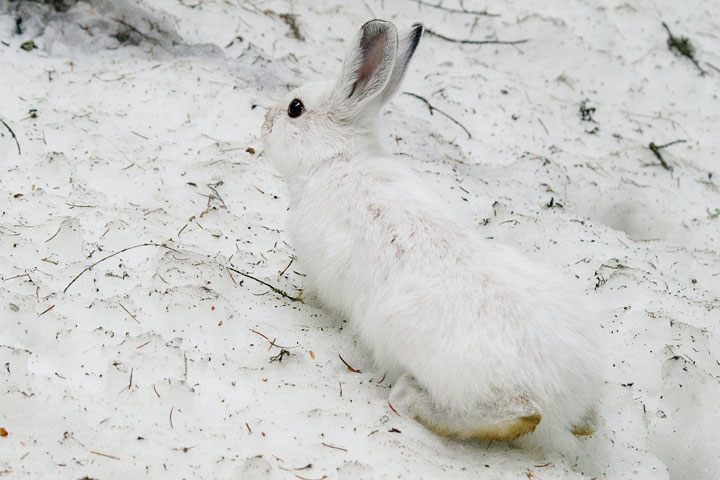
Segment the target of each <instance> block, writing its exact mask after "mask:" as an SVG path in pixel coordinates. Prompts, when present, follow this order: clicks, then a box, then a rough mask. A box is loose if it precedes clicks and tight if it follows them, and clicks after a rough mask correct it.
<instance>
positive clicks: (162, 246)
mask: <svg viewBox="0 0 720 480" xmlns="http://www.w3.org/2000/svg"><path fill="white" fill-rule="evenodd" d="M140 247H160V248H166V249H168V250H172V251H173V252H178V250H175V249H174V248H172V247H168V246H167V245H165V244H164V243H163V244H160V243H152V242H149V243H141V244H139V245H133V246H132V247H127V248H123V249H122V250H119V251H117V252H115V253H113V254H111V255H108V256H107V257H104V258H101V259H100V260H98V261H97V262H95V263H93V264H92V265H90V266H88V267H85V268H84V269H83V270H82V271H81V272H80V273H78V274H77V276H76V277H75V278H73V279H72V281H71V282H70V283H68V285H67V287H65V289H64V290H63V293H65V292H67V290H68V288H70V286H71V285H72V284H73V283H75V281H76V280H77V279H78V278H80V277H81V276H82V275H83V274H84V273H85V272H87V271H88V270H91V269H92V268H93V267H94V266H95V265H97V264H99V263H102V262H104V261H105V260H107V259H109V258H112V257H114V256H117V255H120V254H121V253H123V252H127V251H128V250H132V249H134V248H140ZM178 253H179V252H178Z"/></svg>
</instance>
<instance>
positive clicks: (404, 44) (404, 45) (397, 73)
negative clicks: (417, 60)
mask: <svg viewBox="0 0 720 480" xmlns="http://www.w3.org/2000/svg"><path fill="white" fill-rule="evenodd" d="M424 30H425V29H424V27H423V26H422V25H421V24H419V23H416V24H415V25H413V26H412V28H411V29H410V30H408V31H406V32H403V33H402V35H400V41H399V43H398V53H397V58H396V59H395V66H394V67H393V72H392V75H391V76H390V80H389V81H388V83H387V85H385V88H384V89H383V91H382V94H381V96H382V103H385V102H387V101H388V100H390V99H391V98H392V96H393V95H395V94H396V93H397V91H398V89H399V88H400V84H402V81H403V78H404V77H405V72H406V71H407V67H408V64H409V63H410V59H411V58H412V56H413V53H415V49H416V48H417V46H418V43H420V38H421V37H422V34H423V31H424Z"/></svg>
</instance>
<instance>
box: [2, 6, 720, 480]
mask: <svg viewBox="0 0 720 480" xmlns="http://www.w3.org/2000/svg"><path fill="white" fill-rule="evenodd" d="M65 3H66V4H72V5H71V8H70V9H69V10H68V11H67V12H56V11H55V10H54V9H53V8H52V7H50V6H46V5H42V4H40V3H37V2H27V1H26V2H9V1H7V0H0V40H2V43H0V55H1V56H0V71H1V72H2V86H3V90H2V95H0V117H1V118H2V119H3V120H4V121H5V122H6V123H7V124H8V126H9V127H10V128H11V129H12V130H13V131H14V132H15V134H16V135H17V141H18V143H19V146H20V148H21V153H20V154H19V153H18V146H17V145H16V142H15V140H14V139H13V138H12V136H11V135H10V132H9V130H8V129H7V128H5V126H3V125H0V134H1V135H2V136H0V167H1V168H0V199H1V200H0V202H2V204H1V205H0V276H2V282H0V369H1V372H2V373H1V374H0V427H2V428H5V429H6V430H7V432H8V435H7V436H5V437H0V477H3V478H4V477H7V478H33V479H35V478H81V477H86V476H87V477H89V478H97V479H113V478H141V477H143V478H242V479H254V478H277V479H285V478H313V479H317V478H325V476H327V477H328V478H344V479H356V478H411V479H414V478H484V479H495V478H497V479H506V478H523V479H524V478H538V479H553V478H588V479H589V478H593V477H595V478H598V479H600V478H608V479H621V478H628V479H630V478H632V479H638V478H643V479H645V478H648V479H650V478H652V479H663V478H673V479H711V478H712V479H714V478H717V477H718V473H719V472H720V434H719V433H718V428H719V427H718V426H719V425H720V405H719V403H720V402H719V401H718V399H720V381H719V378H720V361H719V359H720V309H719V307H720V258H719V257H718V253H717V251H716V249H717V245H718V240H719V239H720V216H718V215H717V213H720V211H718V210H717V209H720V189H719V188H718V179H719V178H720V167H718V158H719V155H720V141H719V138H720V135H718V125H720V100H719V99H718V94H719V93H720V72H719V71H717V70H716V68H713V65H714V66H715V67H717V66H718V65H720V53H719V52H720V37H719V36H718V32H719V31H720V28H719V24H718V23H717V22H718V19H719V18H720V4H719V3H717V2H704V1H700V0H689V1H684V2H673V1H671V0H648V1H646V2H632V3H624V2H621V1H611V0H600V1H581V0H578V1H575V2H567V1H558V0H549V1H546V2H532V1H529V0H522V1H516V2H507V3H505V2H499V1H496V2H491V3H475V2H469V1H468V2H464V6H465V8H467V9H469V10H482V9H484V8H485V7H487V9H488V10H489V11H490V12H493V13H498V14H499V16H497V17H489V16H481V15H474V14H465V13H457V12H449V11H445V10H440V9H433V8H429V7H427V6H422V5H420V4H418V2H416V1H414V0H408V1H403V0H397V1H390V0H365V1H362V2H348V3H347V4H341V3H339V2H337V1H335V0H320V1H313V2H310V1H307V2H297V1H291V0H286V1H271V2H263V3H262V6H260V2H258V3H257V4H253V3H251V2H249V1H243V0H238V1H220V0H217V1H211V0H183V1H175V0H156V1H152V2H149V1H148V2H142V1H139V0H116V1H110V0H92V1H79V2H65ZM443 5H444V6H446V7H448V8H456V9H459V8H460V4H458V3H453V2H451V1H450V0H447V1H446V2H445V3H444V4H443ZM286 13H290V14H293V15H295V17H292V16H281V14H286ZM18 15H21V16H22V18H23V23H22V24H21V28H22V30H23V33H22V34H17V32H16V23H15V19H16V17H17V16H18ZM373 17H380V18H385V19H389V20H392V21H394V22H395V23H396V24H397V25H398V26H399V27H400V28H403V27H408V26H409V25H411V24H412V23H414V22H417V21H421V22H423V23H424V24H425V25H426V26H427V27H429V28H430V29H432V30H434V31H436V32H438V33H441V34H445V35H447V36H449V37H454V38H473V39H502V40H517V39H524V38H527V39H529V40H530V41H529V42H527V43H525V44H521V45H517V46H509V45H480V46H478V45H460V44H457V43H450V42H447V41H444V40H441V39H439V38H435V37H432V36H430V35H427V36H426V37H425V38H424V39H423V40H422V42H421V44H420V47H419V50H418V54H417V56H416V59H415V60H414V61H413V63H412V64H411V67H410V72H409V76H408V78H407V81H406V84H405V86H404V90H405V91H408V92H412V93H415V94H417V95H421V96H423V97H425V98H426V99H427V100H428V101H430V102H431V103H432V105H434V106H435V107H437V108H439V109H440V110H442V111H444V112H446V113H447V114H448V115H450V116H452V117H453V118H454V119H456V120H457V121H458V122H459V123H461V124H462V125H463V126H464V127H466V128H467V130H468V131H469V132H470V134H471V136H472V138H469V136H468V135H467V134H466V133H465V132H464V131H463V130H462V128H460V127H459V126H458V125H456V124H455V123H453V122H452V121H450V120H449V119H447V118H445V117H444V116H443V115H442V114H440V113H439V112H437V111H436V112H435V113H434V114H433V115H431V114H430V112H429V110H428V108H427V106H426V105H425V104H424V103H423V102H421V101H420V100H418V99H416V98H413V97H411V96H408V95H399V96H398V97H397V98H395V99H394V100H393V102H392V104H391V106H390V108H388V109H386V111H385V112H384V114H383V117H384V118H383V129H384V130H383V131H384V132H385V135H386V137H387V144H388V146H389V148H390V149H391V151H392V152H394V153H395V154H397V155H401V156H404V157H406V158H407V160H408V161H409V162H411V163H412V164H413V165H414V166H415V168H416V169H417V170H418V171H420V172H421V173H422V174H423V175H424V176H425V177H426V178H427V179H428V180H429V181H430V182H432V183H434V184H435V185H436V186H437V187H438V188H439V189H440V191H441V192H443V194H444V200H445V201H447V202H448V203H449V204H451V205H453V206H454V207H456V208H457V209H458V210H459V211H461V212H463V214H465V215H467V216H469V217H471V218H473V219H474V220H475V222H476V225H477V229H478V231H480V232H482V234H483V235H485V236H487V237H492V238H494V239H495V240H496V241H498V242H503V243H508V244H514V245H517V246H518V247H519V248H521V249H523V250H526V251H528V252H533V253H534V254H536V255H538V256H539V257H543V258H546V259H547V260H548V261H550V262H552V263H554V264H555V265H557V268H559V269H562V270H563V271H565V272H566V273H567V274H568V275H569V276H571V277H572V278H575V279H576V281H577V282H579V283H580V284H582V285H583V286H584V287H585V289H586V291H587V294H588V296H589V297H590V298H591V299H592V301H594V302H595V303H596V304H597V305H598V308H602V309H603V311H604V312H605V315H604V322H603V325H602V326H603V332H604V335H603V338H601V339H599V341H603V342H607V343H608V345H609V348H608V359H607V366H608V371H607V384H606V388H605V391H604V394H603V397H602V399H601V401H602V405H603V407H602V413H603V417H604V423H603V425H602V428H601V430H600V431H599V432H598V433H597V434H596V435H594V436H593V437H591V438H587V439H584V440H582V441H581V449H582V454H581V455H580V456H579V457H578V458H563V457H561V456H559V455H558V454H554V453H544V454H543V453H540V452H532V451H525V450H522V449H519V448H517V447H515V446H512V445H506V444H492V445H487V444H482V443H478V442H459V441H453V440H448V439H443V438H439V437H436V436H434V435H433V434H431V433H429V432H428V431H426V430H425V429H424V428H423V427H422V426H420V425H419V424H417V423H416V422H414V421H412V420H411V419H409V418H406V417H404V416H398V415H396V414H395V413H394V412H393V411H392V409H391V408H390V407H389V405H388V403H387V396H388V393H389V387H390V385H388V382H387V381H382V382H381V381H380V380H381V379H382V377H383V372H381V371H377V370H376V369H374V367H373V365H372V364H371V363H370V361H369V356H368V353H367V351H365V350H364V349H363V347H362V346H361V345H359V344H357V343H356V341H355V339H354V338H352V336H351V335H350V334H349V333H348V332H347V331H345V329H344V328H343V327H344V325H345V321H344V320H343V319H339V318H335V317H333V316H332V315H330V314H328V313H326V312H323V311H321V310H318V309H315V308H313V307H311V306H309V305H304V304H301V303H297V302H292V301H290V300H288V299H286V298H284V297H282V296H280V295H279V294H277V293H275V292H273V291H271V290H269V289H268V288H267V287H266V286H264V285H262V284H260V283H258V282H256V281H254V280H252V279H250V278H245V277H242V276H241V275H239V274H237V273H232V272H231V271H229V270H228V269H227V268H226V267H227V266H232V267H233V268H236V269H238V270H241V271H243V272H246V273H248V274H250V275H252V276H254V277H255V278H257V279H261V280H263V281H265V282H267V283H270V284H272V285H274V286H276V287H277V288H280V289H282V290H285V291H287V292H288V293H289V294H290V295H295V294H297V292H298V291H299V290H300V289H301V288H302V287H303V283H304V278H303V276H302V272H301V271H298V272H296V271H295V268H296V265H295V264H294V263H293V264H292V265H290V266H289V267H287V265H288V262H290V260H291V258H292V255H293V249H292V246H291V245H289V244H288V243H287V238H286V236H285V234H284V232H283V221H284V217H285V215H286V210H285V209H286V204H287V191H286V189H285V187H284V185H283V183H282V181H281V179H280V178H279V177H278V176H277V175H276V174H275V172H274V171H273V170H272V169H271V167H270V166H269V164H268V163H267V162H266V161H265V160H264V158H263V157H262V155H261V148H260V144H259V139H258V135H259V127H260V124H261V123H262V118H263V115H264V110H265V107H266V106H267V105H269V104H270V102H271V101H272V100H271V98H272V97H273V96H279V95H281V94H283V93H284V92H287V90H288V89H289V88H293V87H294V86H296V85H298V84H300V83H302V82H304V81H307V80H311V79H317V78H321V77H325V76H327V75H335V74H336V73H337V71H338V70H339V67H340V64H341V60H342V58H343V56H344V53H345V48H346V46H347V44H348V41H349V39H350V38H351V37H352V36H353V35H354V33H355V31H356V29H357V28H358V27H359V26H360V25H361V24H362V23H363V22H364V21H366V20H368V19H370V18H373ZM663 21H664V22H666V23H667V24H668V25H669V27H670V28H671V29H672V31H673V33H674V34H675V35H678V36H679V35H687V36H689V37H690V39H691V40H692V42H693V43H694V45H695V46H696V48H697V56H698V58H699V59H700V64H701V66H702V67H703V68H704V69H705V70H707V72H708V73H707V75H704V76H701V75H699V73H698V70H697V69H696V68H695V66H693V64H692V63H691V62H690V61H689V60H687V59H686V58H682V57H679V56H677V55H676V54H674V53H673V52H671V51H669V50H668V47H667V44H666V40H667V34H666V32H665V30H664V29H663V28H662V25H661V23H662V22H663ZM293 24H295V25H296V26H297V29H298V30H297V31H296V32H295V31H293V29H292V28H291V25H293ZM30 39H33V40H34V41H35V43H36V45H37V46H38V48H37V49H35V50H32V51H29V52H28V51H25V50H23V49H21V48H20V46H21V44H22V43H23V42H25V41H26V40H30ZM585 99H587V100H588V102H587V105H588V106H591V107H595V108H596V110H595V112H594V113H593V114H592V117H593V118H594V120H595V122H588V121H582V119H581V116H580V113H579V109H580V103H581V101H582V100H585ZM31 109H34V110H36V112H35V113H34V114H31V113H32V112H30V110H31ZM594 130H595V131H594ZM593 131H594V132H593ZM677 139H683V140H686V141H687V142H686V143H679V144H675V145H672V146H670V147H667V148H664V149H663V150H662V153H663V156H664V158H665V159H666V160H667V162H668V163H669V165H670V166H671V167H673V170H672V171H669V170H667V169H665V168H663V167H662V166H660V165H659V163H658V161H657V159H656V158H655V157H654V155H653V154H652V152H651V151H650V150H649V149H648V144H649V142H651V141H653V142H655V143H656V144H658V145H660V144H664V143H667V142H670V141H673V140H677ZM551 199H552V206H548V205H549V204H550V203H551ZM143 243H155V244H158V245H159V244H164V245H166V246H167V247H170V248H165V247H158V246H143V247H137V248H134V249H131V250H128V251H126V252H123V253H121V254H119V255H116V256H114V257H111V258H109V259H107V260H105V261H103V262H101V263H99V264H98V265H97V266H95V267H94V268H92V269H90V270H87V271H85V270H84V269H85V268H86V267H88V266H90V265H92V264H93V263H95V262H97V261H99V260H101V259H103V258H105V257H107V256H108V255H111V254H112V253H115V252H118V251H120V250H122V249H125V248H128V247H132V246H136V245H139V244H143ZM81 272H84V273H82V275H81V276H80V277H79V278H77V280H76V281H75V282H74V283H72V284H71V285H70V286H69V288H67V289H66V287H67V286H68V284H70V282H71V281H72V280H73V279H74V278H75V277H76V276H77V275H78V274H80V273H81ZM51 307H52V308H51ZM261 334H262V335H261ZM263 336H265V337H263ZM280 346H282V347H280ZM283 347H284V349H285V350H287V351H288V352H289V356H288V355H282V357H281V358H282V361H279V360H276V361H271V357H273V356H276V355H278V354H280V350H281V348H283ZM448 353H449V354H451V352H448ZM338 355H342V356H343V358H344V359H345V360H346V361H347V362H348V363H349V364H350V365H352V366H353V367H355V368H356V369H358V370H360V371H361V372H362V373H352V372H350V371H349V370H348V369H347V368H346V367H345V365H344V364H343V363H342V362H341V361H340V359H339V358H338ZM335 447H337V448H335ZM101 454H104V455H107V456H104V455H101ZM304 467H307V468H304Z"/></svg>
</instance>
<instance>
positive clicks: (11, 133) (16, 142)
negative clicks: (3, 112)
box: [0, 118, 21, 155]
mask: <svg viewBox="0 0 720 480" xmlns="http://www.w3.org/2000/svg"><path fill="white" fill-rule="evenodd" d="M0 122H2V124H3V125H5V128H7V129H8V130H9V131H10V135H12V137H13V138H14V139H15V145H17V149H18V155H21V153H20V142H18V139H17V137H16V136H15V132H13V129H12V128H10V125H8V124H7V123H5V120H3V119H2V118H0Z"/></svg>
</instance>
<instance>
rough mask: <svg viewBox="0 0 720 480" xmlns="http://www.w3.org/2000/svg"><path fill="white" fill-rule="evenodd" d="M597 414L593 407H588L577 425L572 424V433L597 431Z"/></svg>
mask: <svg viewBox="0 0 720 480" xmlns="http://www.w3.org/2000/svg"><path fill="white" fill-rule="evenodd" d="M597 426H598V414H597V410H596V409H595V407H590V408H589V409H588V411H587V412H585V415H583V417H582V418H581V419H580V422H578V424H577V425H573V427H572V430H571V431H572V433H573V434H575V435H578V436H587V435H592V434H593V433H595V432H596V431H597Z"/></svg>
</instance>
